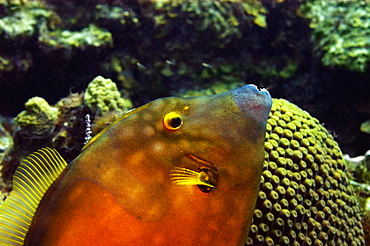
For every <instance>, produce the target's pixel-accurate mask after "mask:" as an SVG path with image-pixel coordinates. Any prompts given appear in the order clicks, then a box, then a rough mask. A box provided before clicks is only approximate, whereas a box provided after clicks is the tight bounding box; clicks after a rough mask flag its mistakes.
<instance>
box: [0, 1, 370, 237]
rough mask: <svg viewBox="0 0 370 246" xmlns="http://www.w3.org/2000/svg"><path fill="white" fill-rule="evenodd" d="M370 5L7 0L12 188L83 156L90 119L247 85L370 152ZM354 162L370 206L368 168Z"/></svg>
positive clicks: (2, 122)
mask: <svg viewBox="0 0 370 246" xmlns="http://www.w3.org/2000/svg"><path fill="white" fill-rule="evenodd" d="M369 6H370V3H369V2H368V1H345V0H338V1H325V0H292V1H286V0H285V1H284V0H272V1H262V0H202V1H201V0H133V1H113V0H101V1H96V0H92V1H76V0H68V1H61V0H0V46H1V47H2V48H1V49H0V160H2V166H1V167H2V168H3V169H2V178H3V179H4V182H3V186H2V188H3V189H2V190H3V191H5V192H8V191H9V190H10V189H11V184H10V180H11V176H12V173H13V172H14V170H15V167H16V166H17V164H18V163H19V161H20V159H22V158H23V157H24V156H26V155H27V154H28V153H30V152H32V151H35V150H36V149H38V148H40V147H44V146H49V147H54V148H56V149H57V150H58V151H59V152H60V153H61V154H62V156H63V157H64V158H66V160H67V161H71V160H72V159H73V158H74V157H75V156H76V155H77V154H78V153H79V152H80V150H81V148H82V147H83V144H84V141H85V137H86V124H90V125H91V129H90V130H91V132H92V134H93V135H94V134H96V133H98V132H99V131H100V130H101V129H103V128H104V127H106V126H107V125H108V124H109V123H111V122H113V121H114V120H115V119H117V118H118V117H119V116H120V115H122V113H124V112H125V111H126V110H128V109H130V108H132V107H137V106H140V105H142V104H143V103H146V102H148V101H150V100H153V99H156V98H158V97H163V96H171V95H184V96H196V95H201V94H215V93H220V92H223V91H225V90H229V89H231V88H233V87H235V86H240V85H243V84H246V83H253V84H256V85H258V86H259V87H264V88H267V89H268V90H269V91H270V93H271V94H272V95H273V96H274V97H275V98H285V99H287V100H288V101H290V102H292V103H295V104H297V105H299V106H300V107H301V108H303V109H305V110H307V111H308V112H310V113H311V114H312V115H314V116H315V117H317V118H318V119H319V120H320V122H322V123H323V124H325V127H326V128H327V129H328V130H329V132H330V133H331V134H332V135H333V136H334V138H335V140H336V141H338V143H339V146H340V147H341V149H342V150H343V152H344V153H346V154H349V155H350V156H352V157H353V156H360V155H364V153H366V151H368V149H369V146H370V135H369V134H368V132H369V130H368V128H369V127H368V120H369V119H370V100H369V94H370V83H368V81H369V79H370V76H369V71H370V70H369V59H368V58H369V55H368V53H369V40H368V38H367V37H368V29H369V28H368V26H369V23H368V19H369V18H368V17H369V16H368V15H369V9H370V7H369ZM100 75H101V76H100ZM108 78H109V79H108ZM15 95H16V96H15ZM67 95H68V96H67ZM61 98H62V99H61ZM24 103H26V105H24ZM24 109H25V111H23V112H21V111H22V110H24ZM86 115H89V117H87V118H88V119H90V123H88V122H86V119H87V118H86ZM340 162H342V161H340ZM349 167H350V168H351V169H350V170H351V173H353V180H354V181H353V182H357V183H352V184H353V185H354V187H355V188H356V189H355V192H356V194H357V195H358V196H359V197H361V198H362V200H360V202H361V205H362V206H361V207H362V208H363V211H367V210H369V209H368V208H366V205H363V204H366V200H367V197H369V193H368V191H366V190H367V188H366V187H368V186H367V185H369V184H370V182H369V180H368V175H367V174H366V173H367V172H368V167H367V166H366V165H365V164H358V165H354V166H351V165H349ZM352 167H353V168H352ZM348 178H351V177H350V176H348ZM315 182H316V181H315ZM329 182H330V180H329ZM346 182H347V181H346ZM364 187H365V188H364ZM306 188H307V187H306ZM366 209H367V210H366ZM320 214H321V213H320ZM367 217H370V216H365V218H367ZM341 219H342V217H341ZM368 224H370V223H368ZM366 228H368V227H365V229H366ZM369 230H370V229H369ZM298 234H299V233H298ZM298 234H296V238H297V236H298ZM312 234H314V233H313V232H312ZM352 234H353V233H352V232H351V235H352ZM256 235H257V234H256ZM256 235H255V236H256ZM353 235H354V234H353ZM366 235H368V234H366ZM255 236H254V238H253V237H251V239H253V240H256V237H255ZM269 237H270V236H269ZM311 239H312V238H311ZM257 240H258V239H257ZM289 240H290V241H289V242H293V241H294V240H293V239H292V238H290V239H289ZM341 240H342V239H341ZM275 241H276V240H274V242H275ZM313 241H314V240H313ZM342 241H343V240H342ZM338 242H339V241H338Z"/></svg>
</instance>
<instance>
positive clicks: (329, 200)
mask: <svg viewBox="0 0 370 246" xmlns="http://www.w3.org/2000/svg"><path fill="white" fill-rule="evenodd" d="M246 245H296V246H299V245H333V246H334V245H353V246H355V245H357V246H360V245H361V246H363V245H365V240H364V232H363V229H362V225H361V212H360V209H359V206H358V201H357V198H356V195H355V193H354V191H353V188H352V186H351V185H350V183H349V176H348V171H347V166H346V164H345V161H344V159H343V155H342V152H341V150H340V149H339V147H338V144H337V143H336V142H335V140H334V139H333V136H332V135H331V134H329V133H328V131H327V130H326V129H325V128H324V127H323V126H322V125H321V124H320V123H319V121H318V120H317V119H315V118H313V117H311V116H310V115H309V114H308V113H307V112H305V111H303V110H301V109H300V108H298V107H297V106H295V105H294V104H292V103H290V102H288V101H286V100H283V99H273V104H272V108H271V112H270V115H269V119H268V121H267V132H266V140H265V161H264V165H263V173H262V176H261V186H260V191H259V194H258V199H257V204H256V209H255V212H254V217H253V224H252V226H251V229H250V232H249V236H248V238H247V241H246Z"/></svg>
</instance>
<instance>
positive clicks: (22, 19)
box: [0, 1, 58, 39]
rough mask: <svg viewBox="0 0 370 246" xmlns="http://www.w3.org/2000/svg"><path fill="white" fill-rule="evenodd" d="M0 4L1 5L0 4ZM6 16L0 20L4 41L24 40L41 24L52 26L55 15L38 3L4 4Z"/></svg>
mask: <svg viewBox="0 0 370 246" xmlns="http://www.w3.org/2000/svg"><path fill="white" fill-rule="evenodd" d="M0 4H2V3H1V2H0ZM4 7H7V11H8V14H7V15H6V16H4V17H2V18H0V34H2V35H4V36H5V38H6V39H14V38H18V37H19V38H23V39H24V38H25V37H30V36H32V35H34V34H36V33H37V31H38V28H39V25H40V24H41V23H47V24H50V25H53V22H54V21H57V19H58V17H57V15H56V14H55V13H54V12H52V11H50V10H47V8H46V6H45V5H44V4H43V3H41V2H39V1H27V2H26V3H9V4H5V6H4Z"/></svg>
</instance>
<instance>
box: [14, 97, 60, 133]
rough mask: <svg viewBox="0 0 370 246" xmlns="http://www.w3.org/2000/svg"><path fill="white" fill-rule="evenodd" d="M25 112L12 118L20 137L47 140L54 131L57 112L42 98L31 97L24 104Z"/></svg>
mask: <svg viewBox="0 0 370 246" xmlns="http://www.w3.org/2000/svg"><path fill="white" fill-rule="evenodd" d="M25 108H26V110H24V111H22V112H21V113H19V114H18V115H17V116H16V117H15V118H14V123H15V125H16V126H17V128H18V131H19V132H20V134H21V135H26V136H32V138H47V137H48V136H49V135H50V134H51V132H53V130H54V129H55V125H56V122H57V120H58V115H59V110H58V109H57V108H55V107H52V106H50V105H49V103H48V102H47V101H46V100H45V99H44V98H42V97H32V98H31V99H29V100H28V101H27V102H26V103H25Z"/></svg>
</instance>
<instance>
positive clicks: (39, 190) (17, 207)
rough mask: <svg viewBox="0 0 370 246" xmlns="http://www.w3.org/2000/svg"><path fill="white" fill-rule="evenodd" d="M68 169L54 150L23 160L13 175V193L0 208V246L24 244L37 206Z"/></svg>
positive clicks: (39, 152)
mask: <svg viewBox="0 0 370 246" xmlns="http://www.w3.org/2000/svg"><path fill="white" fill-rule="evenodd" d="M66 166H67V163H66V162H65V161H64V159H63V158H62V157H61V156H60V154H59V153H58V152H57V151H56V150H55V149H51V148H42V149H39V150H38V151H36V152H34V153H32V154H30V155H29V156H27V157H26V158H25V159H23V160H22V162H21V164H20V165H19V166H18V168H17V170H16V172H15V174H14V176H13V190H12V192H11V193H10V195H9V197H8V198H7V199H6V200H5V201H4V203H3V204H2V205H1V206H0V245H23V242H24V239H25V238H26V235H27V232H28V229H29V227H30V225H31V222H32V218H33V216H34V214H35V212H36V209H37V206H38V204H39V203H40V201H41V199H42V197H43V196H44V194H45V192H46V191H47V190H48V189H49V187H50V186H51V184H52V183H53V182H54V181H55V180H56V179H57V178H58V176H59V175H60V173H61V172H62V171H63V170H64V169H65V167H66Z"/></svg>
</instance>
